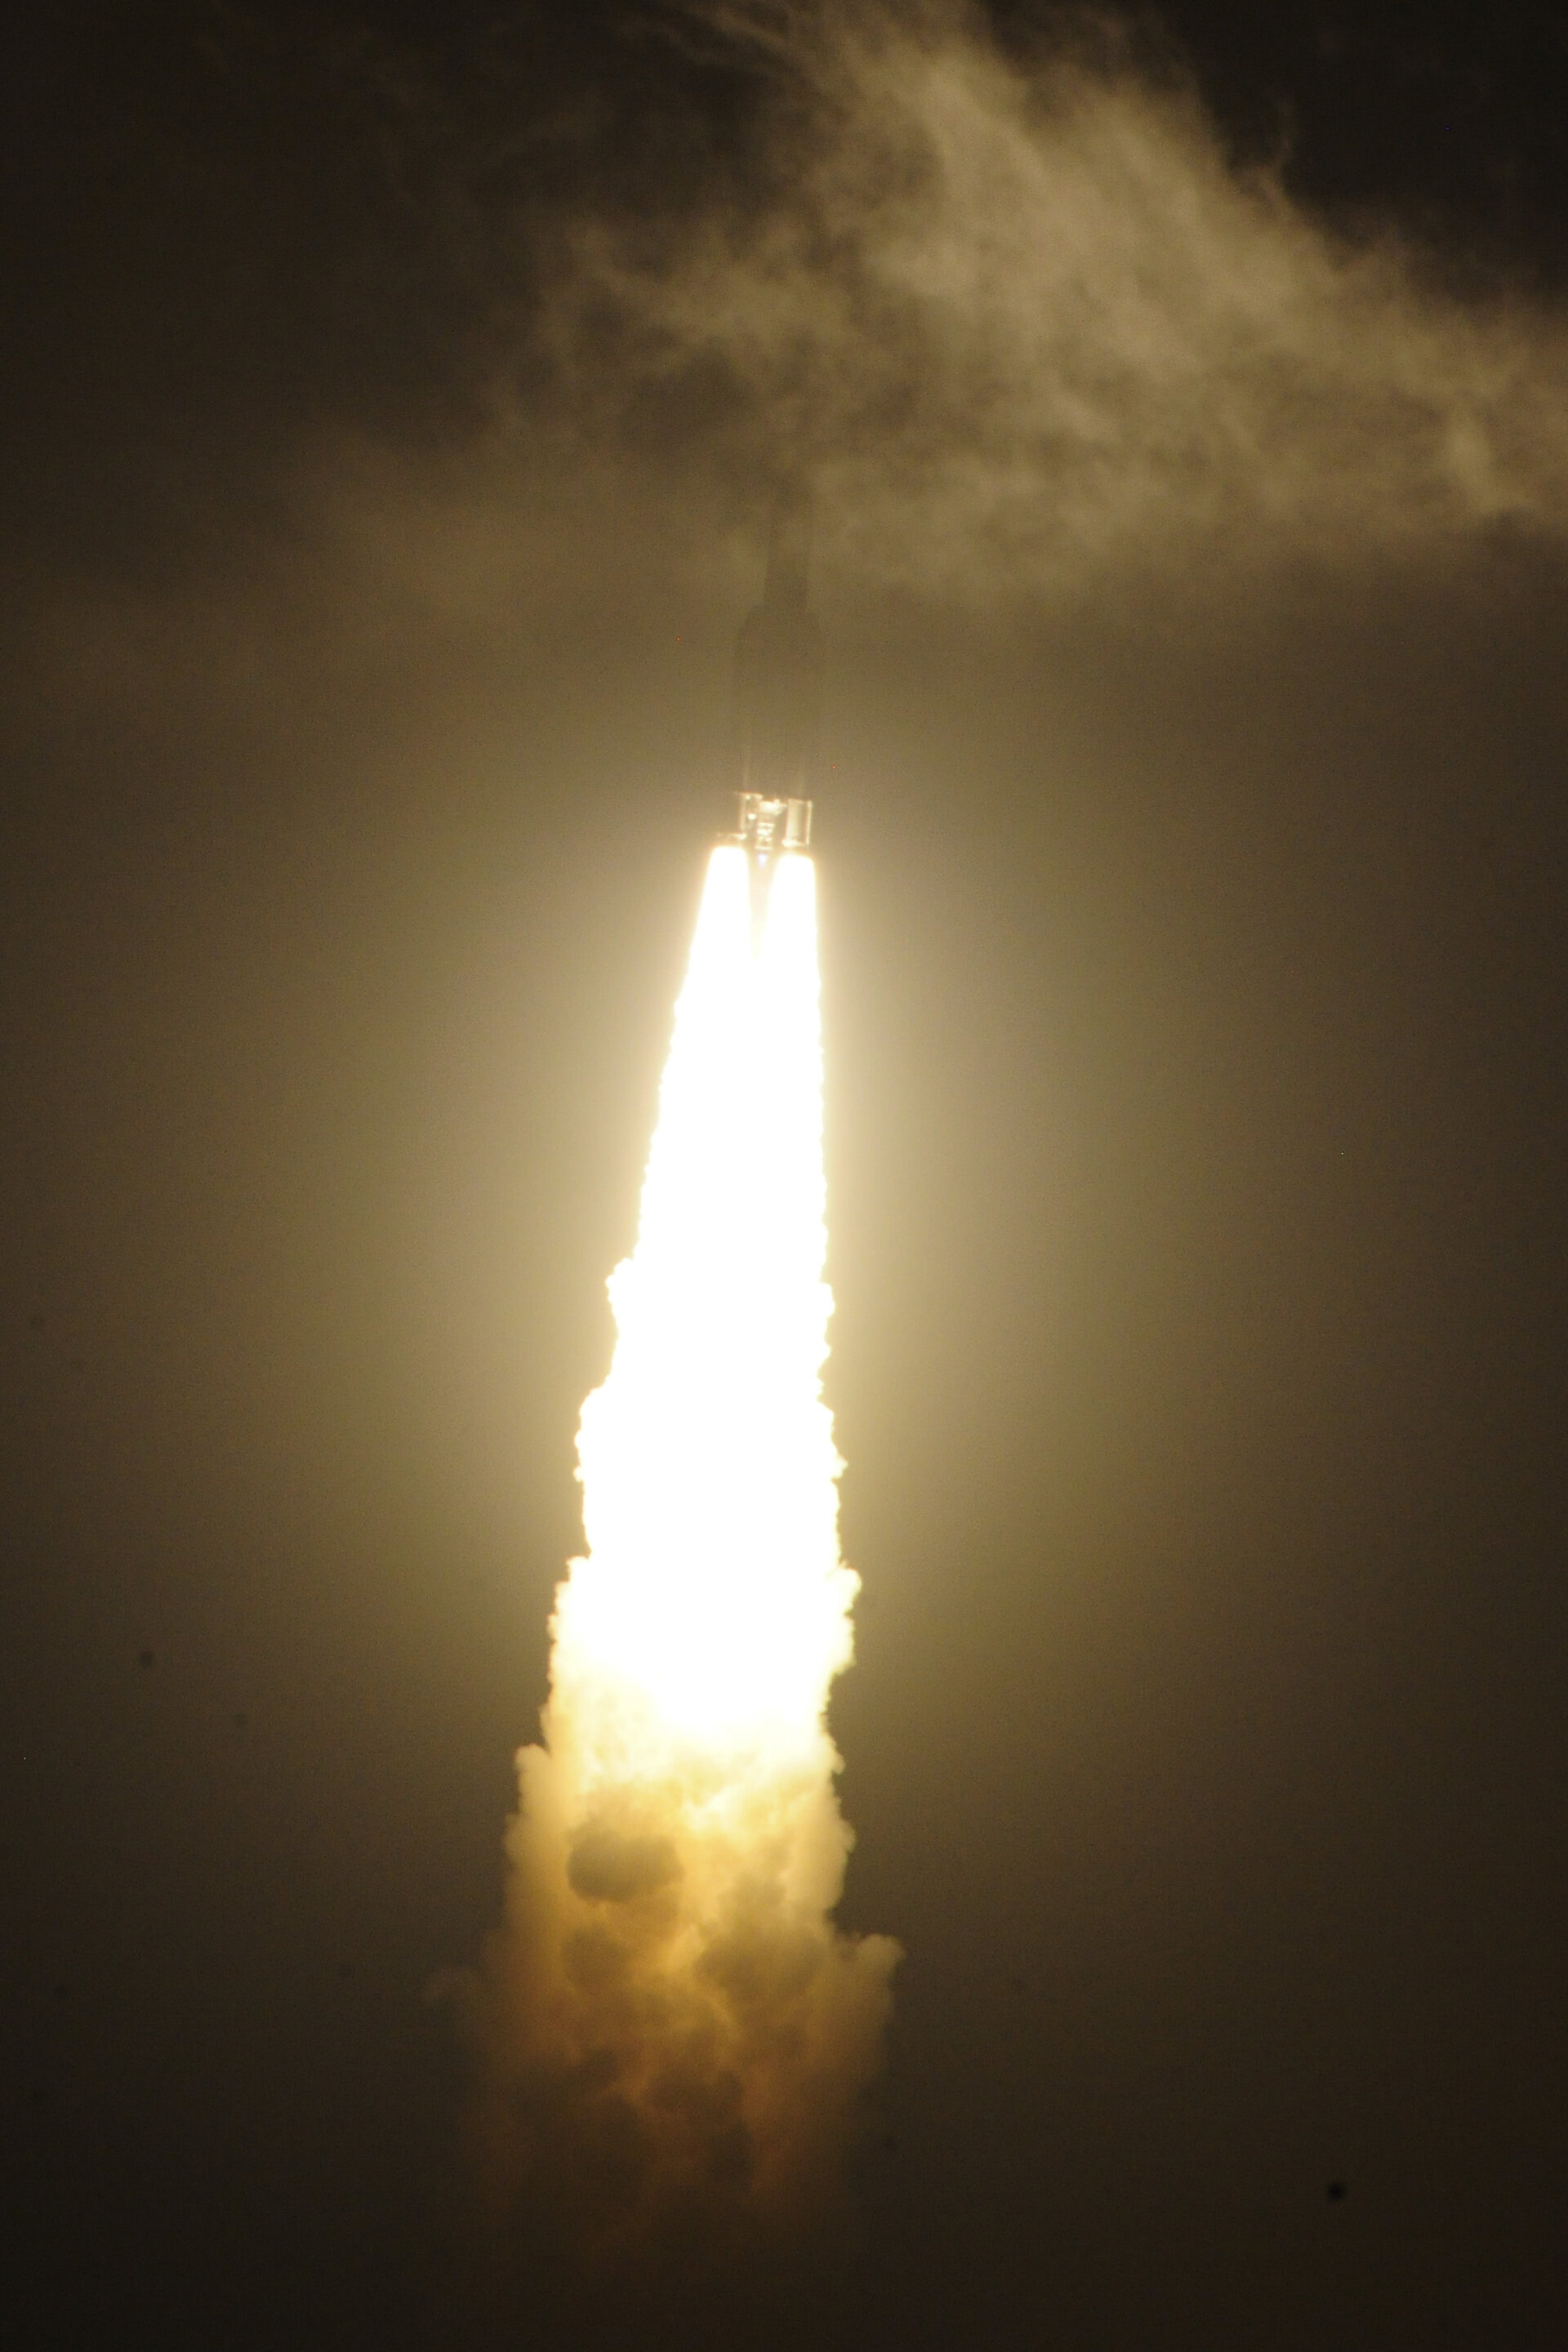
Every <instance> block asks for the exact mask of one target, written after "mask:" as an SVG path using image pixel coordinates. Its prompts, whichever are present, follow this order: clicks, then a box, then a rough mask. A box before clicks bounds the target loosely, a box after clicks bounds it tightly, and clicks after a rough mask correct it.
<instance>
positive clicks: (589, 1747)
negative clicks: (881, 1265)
mask: <svg viewBox="0 0 1568 2352" xmlns="http://www.w3.org/2000/svg"><path fill="white" fill-rule="evenodd" d="M815 879H816V877H815V874H814V871H813V868H812V866H811V863H810V861H809V859H807V858H805V857H800V856H787V857H784V859H782V860H781V861H780V862H779V865H778V867H777V870H776V872H775V874H774V876H773V880H772V883H771V887H769V888H768V890H767V894H766V898H765V901H764V905H763V912H762V919H761V922H760V926H758V927H757V935H756V937H755V939H753V921H752V898H751V875H750V870H749V861H748V859H747V857H746V856H745V853H744V852H743V851H742V850H741V849H738V848H728V847H726V848H721V849H717V850H715V851H714V853H713V856H712V860H711V863H710V867H709V872H708V882H707V887H706V890H705V892H704V894H703V899H702V908H701V912H700V916H699V919H698V925H697V935H696V939H695V940H694V942H693V946H692V952H691V962H690V968H689V972H688V975H687V981H686V985H685V988H684V990H683V991H682V993H681V997H680V1002H679V1006H678V1008H677V1012H676V1020H675V1036H674V1041H673V1043H672V1045H671V1048H670V1054H669V1060H668V1066H667V1068H666V1071H665V1076H664V1085H663V1089H662V1092H661V1096H660V1101H659V1117H658V1131H657V1133H656V1135H655V1138H654V1143H653V1150H652V1154H651V1156H650V1158H649V1161H648V1168H647V1179H646V1181H645V1184H644V1188H643V1202H642V1222H641V1227H640V1230H639V1232H638V1235H637V1249H636V1252H635V1254H634V1255H632V1256H631V1257H630V1258H628V1259H627V1261H626V1264H625V1265H622V1266H620V1267H618V1268H617V1270H616V1274H615V1275H614V1276H613V1277H612V1279H611V1283H610V1297H611V1300H612V1303H613V1305H614V1308H615V1315H616V1330H617V1334H618V1336H617V1339H616V1352H615V1360H614V1362H613V1364H612V1367H611V1370H610V1375H609V1378H608V1379H607V1380H606V1381H605V1385H604V1387H603V1388H601V1389H599V1390H597V1391H595V1394H594V1395H593V1396H591V1397H590V1398H589V1399H588V1402H587V1403H586V1404H585V1405H584V1410H583V1425H582V1433H581V1436H580V1439H579V1454H580V1458H581V1463H582V1479H583V1517H584V1530H585V1533H586V1535H587V1538H588V1547H589V1556H588V1558H587V1559H585V1560H579V1561H577V1562H575V1563H574V1567H573V1570H572V1577H571V1581H570V1582H569V1583H568V1584H567V1585H566V1586H565V1587H564V1588H563V1591H562V1593H561V1595H560V1600H559V1606H558V1611H557V1615H556V1620H555V1655H554V1668H553V1680H554V1687H555V1690H556V1692H557V1694H558V1695H563V1693H564V1692H565V1691H566V1690H567V1689H568V1688H570V1689H573V1690H574V1691H580V1692H581V1693H582V1695H583V1696H584V1697H586V1696H587V1695H588V1690H589V1688H593V1689H594V1690H595V1691H596V1694H597V1696H596V1701H595V1715H596V1716H597V1717H600V1719H599V1720H598V1721H596V1722H583V1721H579V1724H578V1730H579V1737H580V1738H582V1739H583V1742H584V1748H583V1761H584V1767H585V1768H586V1769H587V1770H588V1771H589V1773H590V1774H593V1773H594V1772H595V1771H597V1770H608V1771H610V1772H612V1773H616V1772H618V1771H619V1769H622V1759H621V1757H620V1755H619V1754H617V1753H616V1752H613V1751H614V1750H616V1749H619V1748H620V1745H621V1735H622V1733H623V1731H624V1730H625V1729H626V1728H628V1727H627V1726H626V1725H624V1724H623V1723H621V1722H620V1721H618V1720H616V1718H617V1717H622V1716H623V1715H624V1714H627V1713H629V1714H630V1715H631V1716H632V1717H635V1719H636V1722H637V1736H638V1737H639V1738H653V1739H655V1740H656V1741H658V1743H659V1744H660V1745H661V1746H665V1747H667V1748H668V1749H669V1750H671V1751H679V1750H680V1749H682V1748H689V1747H691V1746H697V1747H700V1748H704V1749H708V1750H715V1749H717V1750H722V1751H725V1752H732V1754H733V1758H734V1761H735V1762H736V1763H737V1764H741V1763H742V1759H745V1760H746V1761H748V1762H749V1763H750V1764H751V1765H752V1767H755V1766H756V1765H758V1764H762V1763H764V1762H768V1761H771V1762H774V1763H782V1762H784V1761H785V1760H788V1759H794V1760H796V1761H798V1760H799V1759H801V1758H802V1756H803V1755H805V1753H807V1752H809V1751H810V1750H811V1749H812V1748H814V1746H815V1744H816V1739H817V1738H818V1736H819V1730H820V1723H821V1717H822V1709H823V1704H824V1701H825V1698H826V1692H827V1685H828V1683H829V1681H830V1680H831V1678H832V1676H833V1675H835V1674H836V1673H837V1671H838V1669H839V1668H840V1667H841V1666H843V1665H845V1664H847V1661H848V1657H849V1652H850V1642H849V1627H848V1610H849V1604H850V1602H851V1601H852V1599H853V1596H854V1591H855V1580H854V1578H853V1576H852V1575H851V1573H850V1571H849V1570H847V1569H846V1568H844V1567H843V1566H842V1565H841V1564H840V1561H839V1558H838V1541H837V1487H836V1483H835V1482H836V1480H837V1475H838V1470H839V1467H840V1465H839V1462H838V1457H837V1454H836V1453H835V1450H834V1444H833V1426H832V1421H831V1418H830V1416H829V1413H828V1411H827V1408H826V1405H825V1404H824V1403H823V1402H822V1393H821V1372H822V1365H823V1360H824V1359H825V1357H826V1353H827V1320H828V1317H829V1315H830V1313H831V1311H832V1299H831V1297H830V1296H829V1293H828V1290H827V1287H826V1284H825V1283H824V1281H823V1259H824V1255H825V1254H826V1242H827V1235H826V1219H825V1208H826V1193H825V1185H824V1180H823V1169H822V1044H821V1024H820V1020H819V1016H818V987H817V961H816V891H815ZM601 1738H604V1739H607V1740H608V1741H609V1742H610V1743H611V1749H612V1752H609V1753H603V1754H600V1753H596V1752H595V1750H596V1749H597V1748H598V1745H599V1740H600V1739H601Z"/></svg>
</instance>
